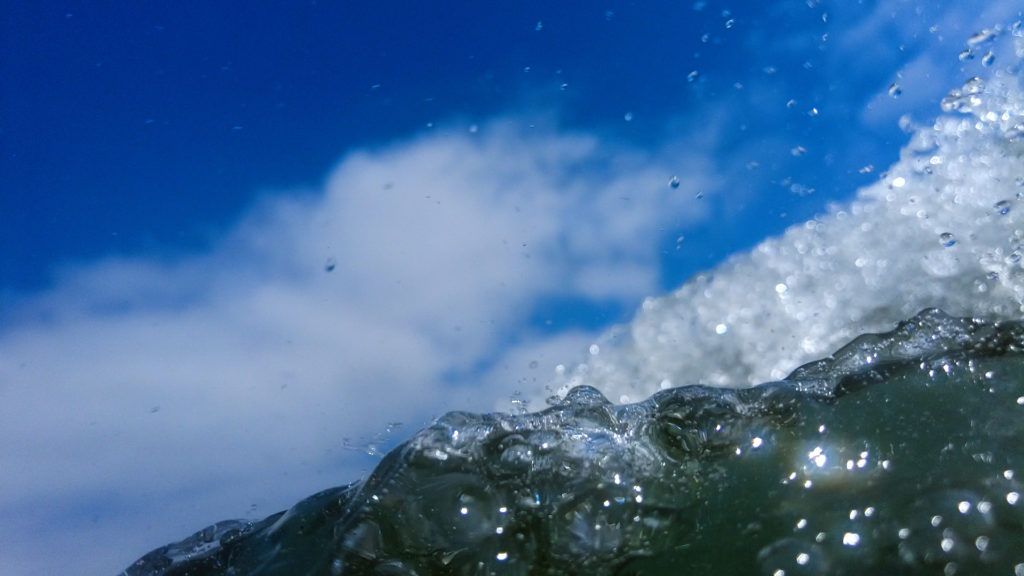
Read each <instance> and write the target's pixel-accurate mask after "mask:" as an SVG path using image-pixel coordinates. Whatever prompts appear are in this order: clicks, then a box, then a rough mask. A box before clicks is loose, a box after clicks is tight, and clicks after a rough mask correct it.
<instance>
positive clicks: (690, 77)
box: [686, 70, 697, 82]
mask: <svg viewBox="0 0 1024 576" xmlns="http://www.w3.org/2000/svg"><path fill="white" fill-rule="evenodd" d="M696 79H697V71H696V70H691V71H690V73H689V74H687V75H686V81H687V82H693V81H694V80H696Z"/></svg>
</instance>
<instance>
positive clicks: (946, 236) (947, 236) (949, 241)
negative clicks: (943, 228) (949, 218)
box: [939, 232, 956, 248]
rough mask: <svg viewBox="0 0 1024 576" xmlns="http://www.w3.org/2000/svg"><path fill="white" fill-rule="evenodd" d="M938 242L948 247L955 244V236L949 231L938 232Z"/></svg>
mask: <svg viewBox="0 0 1024 576" xmlns="http://www.w3.org/2000/svg"><path fill="white" fill-rule="evenodd" d="M939 243H940V244H942V245H943V246H944V247H946V248H949V247H950V246H952V245H954V244H956V237H955V236H953V234H951V233H950V232H943V233H942V234H939Z"/></svg>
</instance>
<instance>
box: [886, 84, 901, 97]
mask: <svg viewBox="0 0 1024 576" xmlns="http://www.w3.org/2000/svg"><path fill="white" fill-rule="evenodd" d="M902 94H903V88H900V85H899V84H897V83H895V82H893V83H892V85H890V86H889V96H892V97H893V98H899V97H900V96H901V95H902Z"/></svg>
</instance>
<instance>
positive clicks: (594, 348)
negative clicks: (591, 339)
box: [590, 344, 601, 356]
mask: <svg viewBox="0 0 1024 576" xmlns="http://www.w3.org/2000/svg"><path fill="white" fill-rule="evenodd" d="M600 353H601V347H600V346H598V345H597V344H591V345H590V355H591V356H597V355H598V354H600Z"/></svg>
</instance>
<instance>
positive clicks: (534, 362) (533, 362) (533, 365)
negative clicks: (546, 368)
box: [530, 360, 538, 370]
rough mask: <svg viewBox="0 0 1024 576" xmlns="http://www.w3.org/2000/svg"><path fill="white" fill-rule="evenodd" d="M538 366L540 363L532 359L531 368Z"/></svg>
mask: <svg viewBox="0 0 1024 576" xmlns="http://www.w3.org/2000/svg"><path fill="white" fill-rule="evenodd" d="M537 366H538V364H537V361H536V360H532V361H530V370H536V369H537Z"/></svg>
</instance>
